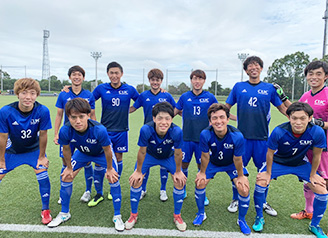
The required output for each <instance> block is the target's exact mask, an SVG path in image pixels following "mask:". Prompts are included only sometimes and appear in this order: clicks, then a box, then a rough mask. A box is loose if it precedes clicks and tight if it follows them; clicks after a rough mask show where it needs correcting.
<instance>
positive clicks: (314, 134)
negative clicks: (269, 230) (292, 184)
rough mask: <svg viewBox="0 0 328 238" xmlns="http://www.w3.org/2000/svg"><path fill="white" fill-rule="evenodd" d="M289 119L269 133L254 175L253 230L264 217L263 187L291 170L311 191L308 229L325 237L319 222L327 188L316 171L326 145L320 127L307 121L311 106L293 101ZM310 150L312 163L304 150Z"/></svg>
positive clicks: (261, 222) (288, 112) (325, 201)
mask: <svg viewBox="0 0 328 238" xmlns="http://www.w3.org/2000/svg"><path fill="white" fill-rule="evenodd" d="M286 113H287V115H288V119H289V122H286V123H283V124H281V125H279V126H277V127H276V128H275V129H274V130H273V131H272V134H271V135H270V137H269V140H268V152H267V156H266V166H265V167H264V168H262V169H261V170H260V173H259V174H258V175H257V178H256V185H255V191H254V203H255V210H256V215H257V216H256V219H255V223H254V225H253V230H254V231H262V230H263V225H264V218H263V212H262V207H263V203H264V201H265V190H266V189H267V186H268V185H269V183H270V180H271V179H274V178H277V177H279V176H282V175H287V174H294V175H296V176H297V177H298V178H299V180H303V181H304V182H307V185H308V187H309V188H310V189H311V190H312V191H313V192H314V194H315V198H314V202H313V217H312V221H311V223H310V225H309V230H310V231H311V232H312V233H314V234H315V235H316V236H317V237H320V238H322V237H327V236H326V235H325V234H324V233H323V232H322V229H321V228H320V226H319V223H320V220H321V219H322V217H323V215H324V212H325V210H326V206H327V196H328V194H327V193H328V192H327V189H326V182H325V180H324V179H323V178H322V177H320V176H319V175H318V174H316V171H317V169H318V166H319V163H320V159H321V152H322V150H323V148H326V146H327V144H326V137H325V133H324V130H323V129H322V128H321V127H319V126H316V125H314V124H312V123H310V121H311V119H312V115H313V109H312V108H311V107H310V106H309V105H308V104H307V103H303V102H295V103H293V104H291V105H290V106H289V108H288V109H287V111H286ZM310 148H311V149H312V150H313V160H312V165H311V164H310V163H309V160H308V158H307V157H306V153H307V151H308V150H309V149H310Z"/></svg>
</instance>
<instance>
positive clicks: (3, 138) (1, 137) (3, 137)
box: [0, 133, 8, 169]
mask: <svg viewBox="0 0 328 238" xmlns="http://www.w3.org/2000/svg"><path fill="white" fill-rule="evenodd" d="M7 140H8V133H0V169H6V160H5V152H6V145H7Z"/></svg>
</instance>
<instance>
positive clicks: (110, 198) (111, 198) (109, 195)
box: [107, 192, 113, 200]
mask: <svg viewBox="0 0 328 238" xmlns="http://www.w3.org/2000/svg"><path fill="white" fill-rule="evenodd" d="M107 198H108V200H113V196H112V194H110V192H109V193H108V197H107Z"/></svg>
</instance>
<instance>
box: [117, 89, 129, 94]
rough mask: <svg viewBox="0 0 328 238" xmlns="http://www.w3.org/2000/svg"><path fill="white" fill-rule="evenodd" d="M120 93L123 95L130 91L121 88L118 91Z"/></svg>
mask: <svg viewBox="0 0 328 238" xmlns="http://www.w3.org/2000/svg"><path fill="white" fill-rule="evenodd" d="M118 94H121V95H128V94H129V93H128V91H126V90H119V91H118Z"/></svg>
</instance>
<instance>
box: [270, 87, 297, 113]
mask: <svg viewBox="0 0 328 238" xmlns="http://www.w3.org/2000/svg"><path fill="white" fill-rule="evenodd" d="M273 86H274V87H275V89H276V92H277V94H278V95H279V97H280V100H281V101H282V102H283V104H284V106H285V107H286V108H288V107H289V106H290V105H291V104H292V103H291V102H290V101H289V99H288V97H287V95H286V94H285V92H284V90H283V89H282V87H281V86H280V85H279V84H277V83H273ZM283 114H284V113H283ZM284 115H285V114H284Z"/></svg>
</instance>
